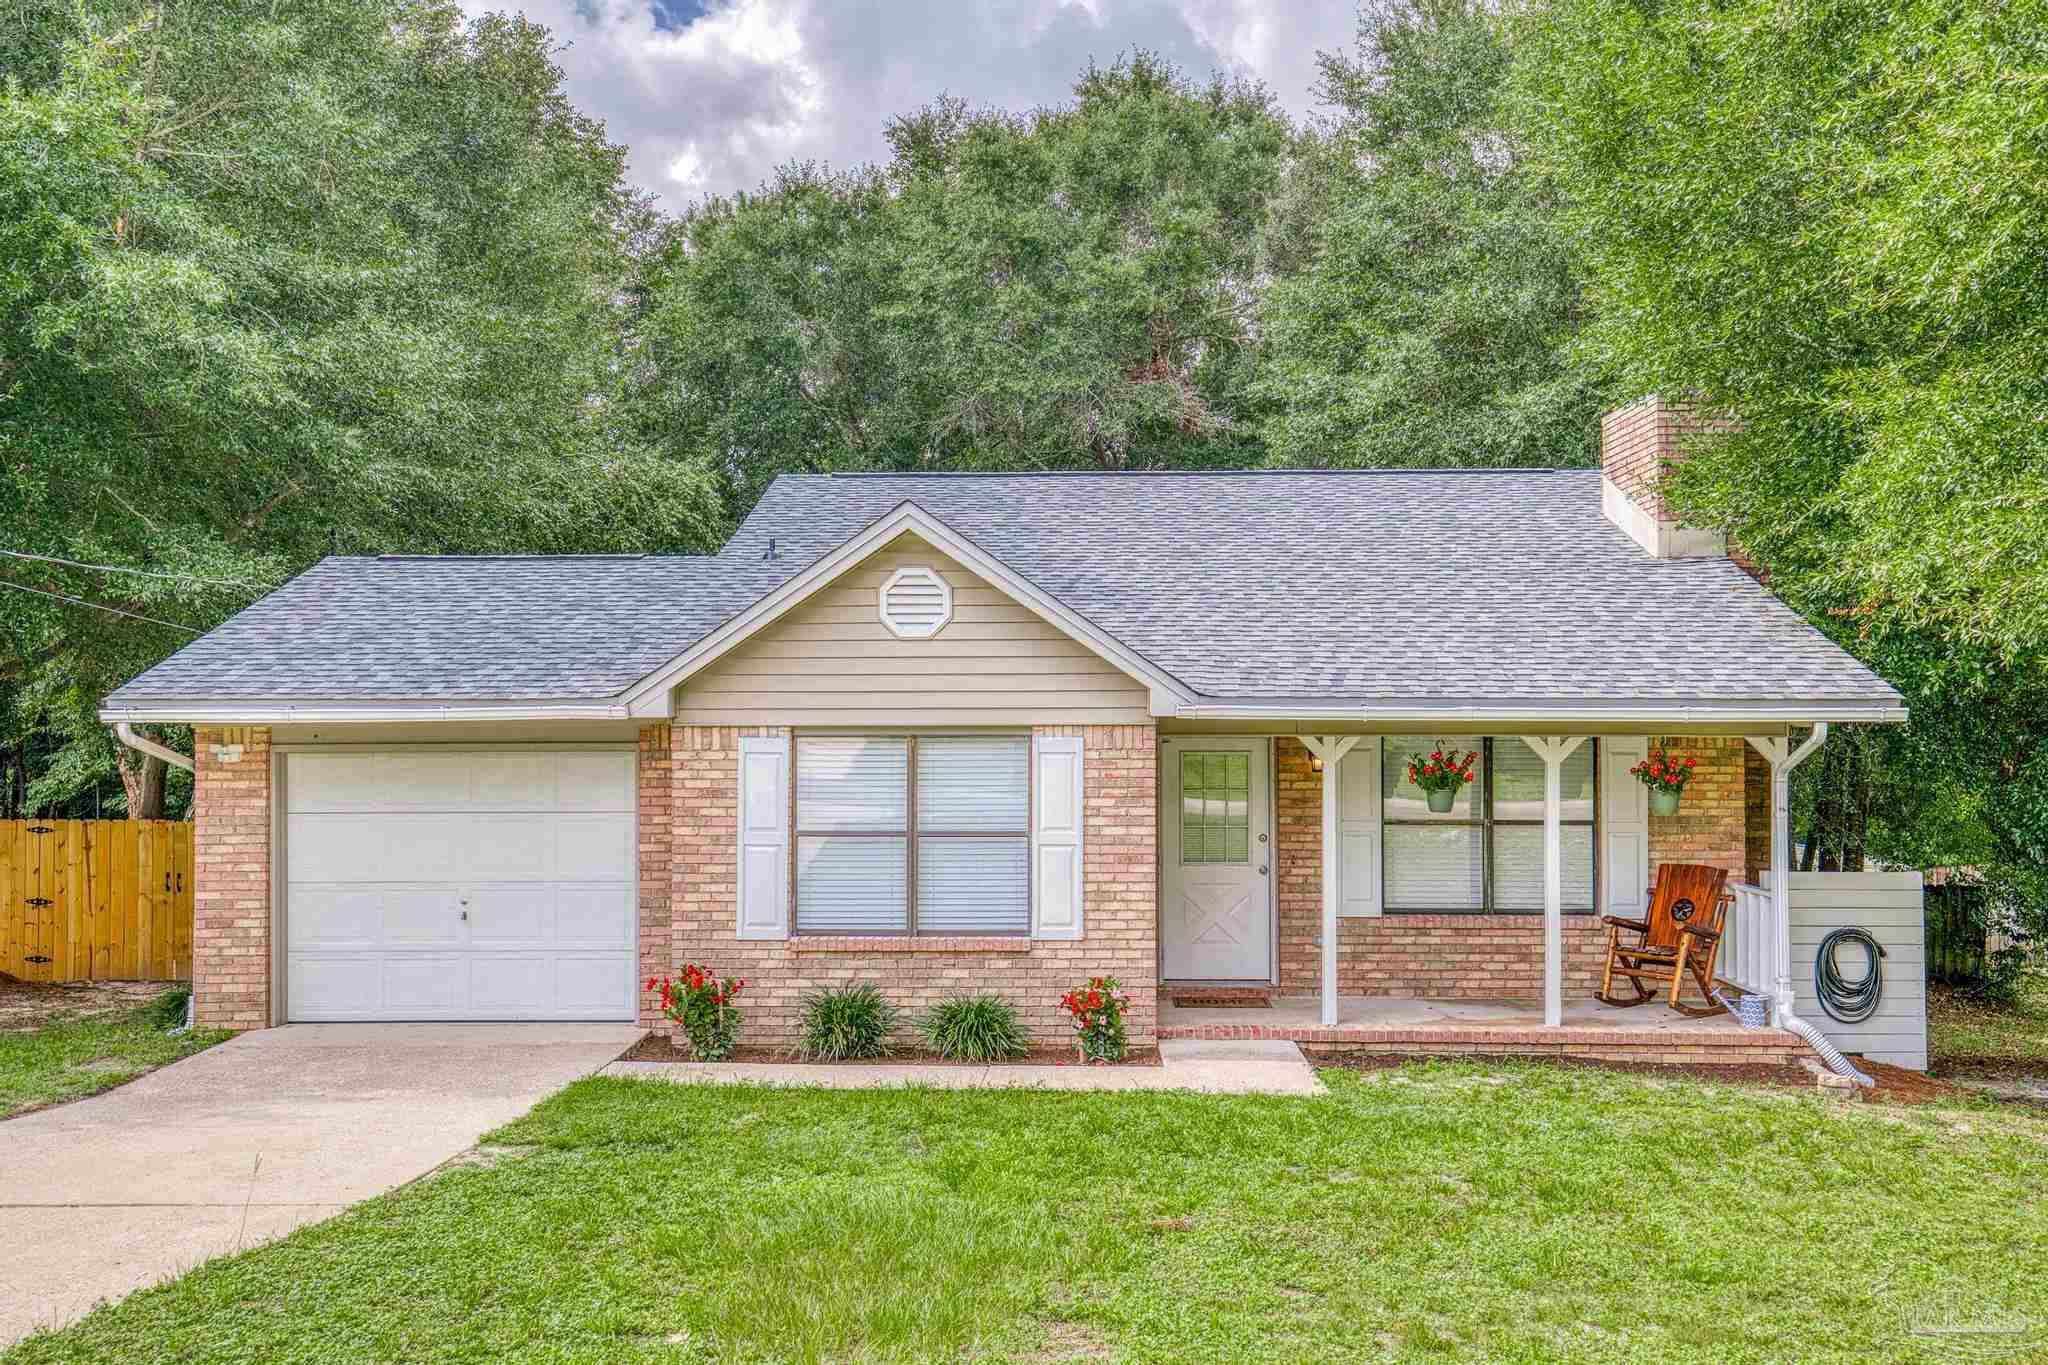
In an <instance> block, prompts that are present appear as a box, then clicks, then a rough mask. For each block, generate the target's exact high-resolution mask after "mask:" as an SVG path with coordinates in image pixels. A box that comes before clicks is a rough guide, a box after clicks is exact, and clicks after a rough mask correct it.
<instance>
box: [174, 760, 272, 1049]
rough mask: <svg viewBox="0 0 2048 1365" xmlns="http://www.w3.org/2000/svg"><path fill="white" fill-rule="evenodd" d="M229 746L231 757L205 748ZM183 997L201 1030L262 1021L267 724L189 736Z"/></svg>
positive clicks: (266, 979) (266, 1021) (265, 1011)
mask: <svg viewBox="0 0 2048 1365" xmlns="http://www.w3.org/2000/svg"><path fill="white" fill-rule="evenodd" d="M236 745H239V746H240V748H241V753H240V756H239V757H235V758H232V759H223V758H218V757H216V756H215V752H214V751H215V750H216V749H217V748H222V747H227V748H229V749H230V750H232V747H233V746H236ZM192 749H193V766H194V770H195V771H194V774H193V778H194V781H193V787H192V848H193V868H192V999H193V1002H194V1013H195V1016H196V1018H197V1020H198V1022H199V1023H200V1024H201V1025H203V1026H204V1027H206V1028H234V1029H253V1028H268V1027H270V947H271V945H270V731H269V730H267V729H261V728H257V729H244V728H234V729H200V730H195V731H194V732H193V735H192Z"/></svg>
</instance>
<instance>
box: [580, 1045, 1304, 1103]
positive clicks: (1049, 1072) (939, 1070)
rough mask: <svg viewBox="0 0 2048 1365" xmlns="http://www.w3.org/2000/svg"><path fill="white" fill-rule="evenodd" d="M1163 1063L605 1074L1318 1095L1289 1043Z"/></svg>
mask: <svg viewBox="0 0 2048 1365" xmlns="http://www.w3.org/2000/svg"><path fill="white" fill-rule="evenodd" d="M1159 1057H1160V1061H1161V1063H1162V1065H1160V1066H1080V1065H1078V1064H1077V1065H1074V1066H934V1065H929V1064H918V1063H904V1064H901V1065H889V1064H876V1063H860V1064H858V1065H854V1066H833V1065H830V1064H827V1063H815V1064H814V1063H784V1062H613V1063H612V1064H611V1065H610V1066H608V1067H606V1068H605V1069H604V1074H605V1075H607V1076H628V1077H634V1078H637V1079H641V1080H657V1081H673V1082H677V1083H680V1084H692V1083H695V1084H721V1083H723V1084H753V1085H817V1086H824V1087H825V1088H827V1089H830V1090H867V1089H875V1088H879V1087H884V1086H897V1085H901V1086H912V1085H922V1086H930V1087H931V1088H933V1089H935V1090H975V1089H992V1088H1008V1089H1022V1090H1200V1091H1204V1092H1207V1093H1209V1094H1212V1095H1320V1094H1322V1093H1324V1091H1323V1083H1322V1082H1321V1081H1319V1080H1317V1079H1316V1073H1315V1071H1314V1070H1313V1069H1312V1068H1311V1067H1310V1066H1309V1064H1308V1062H1307V1061H1306V1060H1304V1059H1303V1057H1302V1055H1301V1049H1300V1048H1299V1047H1297V1046H1295V1045H1294V1044H1293V1043H1287V1042H1265V1041H1247V1042H1205V1041H1199V1040H1178V1041H1176V1040H1168V1041H1166V1042H1162V1043H1161V1044H1160V1045H1159Z"/></svg>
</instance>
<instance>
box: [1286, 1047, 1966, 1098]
mask: <svg viewBox="0 0 2048 1365" xmlns="http://www.w3.org/2000/svg"><path fill="white" fill-rule="evenodd" d="M1302 1051H1303V1052H1304V1053H1307V1054H1308V1057H1309V1061H1310V1062H1311V1063H1313V1064H1314V1065H1316V1066H1341V1067H1344V1068H1346V1069H1348V1070H1352V1071H1390V1070H1392V1069H1393V1068H1395V1067H1400V1066H1413V1065H1414V1064H1416V1063H1418V1062H1425V1061H1450V1060H1457V1061H1475V1062H1533V1063H1537V1064H1540V1065H1543V1066H1565V1067H1578V1068H1585V1069H1591V1070H1595V1071H1621V1072H1627V1073H1629V1074H1631V1075H1638V1076H1664V1077H1669V1078H1673V1079H1677V1080H1697V1081H1725V1082H1728V1083H1730V1084H1733V1085H1753V1086H1761V1087H1764V1088H1766V1089H1772V1090H1805V1091H1818V1090H1819V1089H1820V1087H1819V1086H1818V1085H1816V1084H1815V1081H1814V1075H1813V1073H1812V1072H1811V1071H1808V1070H1807V1069H1806V1068H1805V1067H1803V1066H1797V1065H1793V1066H1767V1065H1764V1064H1762V1063H1755V1062H1750V1063H1743V1064H1740V1065H1735V1066H1679V1065H1675V1064H1673V1063H1670V1062H1620V1061H1608V1060H1606V1059H1604V1058H1598V1057H1529V1056H1508V1055H1502V1056H1497V1057H1489V1056H1486V1055H1483V1054H1474V1053H1467V1054H1464V1055H1462V1056H1459V1057H1457V1058H1455V1059H1453V1058H1448V1057H1439V1058H1430V1057H1425V1056H1417V1055H1415V1054H1413V1053H1398V1052H1397V1053H1368V1054H1363V1055H1361V1054H1358V1053H1345V1054H1342V1055H1338V1056H1329V1057H1318V1056H1316V1055H1314V1053H1313V1051H1311V1049H1310V1048H1308V1047H1304V1048H1303V1049H1302ZM1851 1060H1852V1061H1854V1062H1855V1063H1856V1064H1857V1066H1859V1067H1861V1068H1862V1069H1863V1071H1864V1072H1865V1073H1866V1074H1868V1075H1869V1076H1870V1077H1871V1078H1872V1079H1874V1080H1875V1081H1876V1082H1877V1086H1876V1088H1875V1089H1871V1090H1865V1089H1862V1088H1860V1087H1859V1088H1857V1089H1856V1090H1854V1091H1852V1092H1849V1093H1850V1094H1852V1095H1853V1097H1854V1098H1856V1099H1858V1100H1861V1101H1863V1102H1864V1103H1866V1104H1939V1103H1941V1102H1943V1101H1946V1100H1959V1099H1963V1098H1966V1097H1967V1096H1968V1095H1969V1093H1970V1092H1969V1091H1968V1090H1966V1089H1964V1088H1963V1087H1961V1086H1956V1085H1951V1084H1949V1083H1948V1082H1947V1081H1942V1080H1936V1079H1935V1078H1934V1077H1932V1076H1926V1075H1922V1074H1921V1073H1920V1072H1918V1071H1908V1070H1907V1069H1906V1068H1904V1067H1902V1066H1889V1065H1887V1064H1885V1063H1884V1062H1867V1061H1864V1060H1863V1059H1862V1058H1860V1057H1858V1058H1851Z"/></svg>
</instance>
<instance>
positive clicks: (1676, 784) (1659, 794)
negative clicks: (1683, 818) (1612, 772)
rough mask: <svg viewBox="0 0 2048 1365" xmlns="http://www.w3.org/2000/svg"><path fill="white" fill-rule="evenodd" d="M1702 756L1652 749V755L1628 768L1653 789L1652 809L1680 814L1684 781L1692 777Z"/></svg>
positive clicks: (1659, 812) (1666, 813) (1654, 812)
mask: <svg viewBox="0 0 2048 1365" xmlns="http://www.w3.org/2000/svg"><path fill="white" fill-rule="evenodd" d="M1698 766H1699V760H1698V759H1696V758H1694V757H1693V756H1692V755H1691V754H1682V755H1681V754H1674V753H1670V752H1667V751H1666V750H1663V749H1652V750H1650V756H1649V757H1648V758H1646V759H1644V760H1643V761H1642V762H1640V763H1638V764H1636V765H1635V767H1633V768H1630V769H1629V770H1628V772H1629V776H1630V777H1633V778H1634V779H1635V780H1636V781H1638V782H1640V783H1642V784H1643V785H1644V786H1645V787H1648V788H1649V789H1650V810H1651V812H1652V813H1653V814H1657V815H1676V814H1678V799H1679V798H1680V797H1681V796H1683V795H1684V794H1685V784H1686V783H1688V782H1690V781H1692V773H1693V769H1694V768H1696V767H1698Z"/></svg>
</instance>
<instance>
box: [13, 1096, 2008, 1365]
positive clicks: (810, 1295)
mask: <svg viewBox="0 0 2048 1365" xmlns="http://www.w3.org/2000/svg"><path fill="white" fill-rule="evenodd" d="M1326 1078H1327V1080H1328V1081H1329V1084H1330V1086H1331V1089H1332V1094H1330V1095H1329V1096H1328V1097H1325V1098H1314V1099H1273V1098H1255V1097H1229V1098H1224V1097H1210V1096H1197V1095H1184V1094H1156V1093H1155V1094H1142V1093H1141V1094H1128V1095H1109V1094H1028V1093H1018V1092H1000V1091H980V1092H972V1091H970V1092H929V1091H928V1092H922V1093H919V1092H901V1091H897V1092H886V1091H854V1092H844V1091H839V1092H835V1091H818V1090H809V1091H803V1090H772V1089H766V1088H733V1087H701V1088H700V1087H685V1086H669V1085H663V1084H660V1083H648V1082H633V1081H623V1080H589V1081H583V1082H580V1083H578V1084H576V1085H573V1086H571V1087H570V1088H569V1089H568V1090H566V1091H564V1092H562V1093H561V1094H559V1095H557V1096H555V1097H554V1098H553V1099H550V1100H548V1101H547V1102H546V1103H544V1104H542V1105H541V1106H540V1107H539V1108H538V1109H536V1110H535V1111H534V1112H533V1113H532V1114H531V1115H529V1116H528V1117H527V1118H525V1119H522V1120H520V1121H519V1122H517V1123H514V1124H513V1125H511V1126H510V1127H508V1128H505V1129H503V1130H501V1131H500V1132H498V1133H496V1134H494V1135H493V1136H492V1138H491V1141H492V1142H493V1143H495V1144H501V1145H505V1146H507V1147H509V1148H510V1150H509V1151H507V1152H506V1153H504V1154H503V1156H502V1159H500V1160H499V1161H498V1162H497V1164H495V1165H490V1166H481V1165H479V1166H466V1167H454V1168H450V1169H448V1170H446V1171H444V1172H443V1173H441V1174H439V1175H436V1176H434V1177H432V1178H429V1179H427V1180H425V1181H422V1182H420V1183H418V1184H415V1185H413V1186H411V1187H409V1188H406V1189H404V1190H400V1191H398V1192H396V1193H394V1194H391V1195H388V1196H385V1197H383V1198H380V1199H377V1200H374V1201H372V1202H370V1203H368V1204H366V1205H363V1206H361V1207H359V1208H358V1209H356V1210H354V1211H353V1212H351V1213H348V1214H345V1215H343V1216H342V1217H340V1218H338V1219H336V1220H334V1221H332V1222H330V1223H327V1224H324V1225H322V1226H319V1227H314V1228H308V1229H304V1230H302V1231H300V1232H299V1233H297V1234H295V1235H293V1236H292V1237H291V1238H289V1239H288V1240H286V1241H284V1242H281V1243H278V1244H275V1245H273V1246H270V1247H267V1248H263V1249H259V1250H257V1251H253V1252H250V1253H246V1254H244V1255H241V1256H237V1257H235V1258H233V1259H228V1260H221V1261H216V1262H214V1263H212V1264H210V1265H208V1266H206V1267H203V1268H201V1269H200V1270H198V1271H196V1272H195V1273H193V1274H190V1275H187V1276H186V1277H185V1278H183V1279H182V1280H179V1281H176V1282H175V1283H173V1284H170V1285H167V1286H164V1287H162V1288H159V1289H155V1290H151V1291H147V1292H145V1293H142V1294H138V1295H136V1296H135V1297H133V1298H131V1299H129V1300H128V1301H127V1302H125V1303H122V1304H119V1305H117V1306H114V1307H112V1308H106V1309H102V1310H100V1311H99V1312H97V1313H95V1314H93V1315H92V1316H91V1317H89V1318H87V1319H86V1320H84V1321H83V1322H81V1323H79V1324H77V1325H75V1326H74V1327H72V1328H70V1329H68V1330H66V1331H64V1332H62V1333H59V1334H57V1335H55V1336H49V1337H41V1338H36V1339H32V1340H31V1341H29V1342H27V1343H24V1344H23V1345H22V1346H21V1347H20V1348H18V1351H17V1352H16V1354H15V1355H14V1356H12V1357H10V1359H16V1360H20V1361H24V1362H26V1361H58V1360H62V1361H94V1362H102V1361H111V1360H181V1361H185V1360H189V1361H201V1360H204V1361H214V1360H234V1361H294V1360H297V1361H321V1362H328V1361H356V1360H392V1361H400V1360H402V1361H420V1362H425V1361H458V1360H459V1361H492V1360H501V1359H516V1360H546V1361H593V1362H595V1361H642V1360H730V1361H785V1360H787V1361H813V1360H831V1361H851V1360H862V1361H865V1360H891V1361H894V1360H902V1361H912V1360H917V1361H926V1360H932V1361H938V1360H946V1361H950V1360H962V1359H975V1360H1017V1361H1058V1360H1097V1359H1118V1360H1123V1359H1129V1360H1146V1361H1183V1360H1256V1361H1261V1362H1266V1361H1274V1360H1283V1361H1295V1360H1298V1361H1327V1360H1349V1359H1374V1358H1401V1359H1415V1360H1435V1359H1463V1360H1486V1361H1539V1360H1556V1359H1561V1358H1570V1359H1579V1360H1613V1361H1646V1360H1657V1361H1702V1362H1714V1363H1715V1365H1725V1363H1726V1362H1735V1361H1759V1362H1760V1361H1784V1360H1792V1359H1797V1360H1802V1361H1827V1360H1838V1361H1866V1360H1873V1359H1931V1358H1933V1357H1931V1356H1925V1355H1921V1354H1919V1353H1918V1351H1917V1348H1916V1344H1915V1339H1914V1338H1913V1337H1912V1336H1910V1335H1909V1333H1908V1329H1907V1323H1908V1321H1909V1318H1910V1316H1911V1315H1912V1314H1913V1313H1914V1312H1916V1311H1922V1310H1924V1311H1926V1312H1928V1313H1931V1314H1933V1315H1934V1316H1935V1318H1936V1320H1941V1321H1953V1320H1954V1318H1955V1315H1956V1314H1958V1313H1960V1314H1962V1315H1963V1316H1964V1317H1965V1318H1970V1319H1975V1318H1978V1317H1981V1316H1982V1315H1985V1314H1988V1313H1991V1312H1993V1311H1994V1310H1997V1309H2001V1308H2002V1309H2004V1310H2006V1311H2008V1312H2010V1313H2018V1314H2023V1315H2026V1316H2029V1317H2031V1318H2032V1319H2033V1320H2035V1321H2037V1322H2041V1323H2043V1324H2044V1325H2048V1284H2044V1283H2043V1281H2042V1277H2041V1276H2040V1274H2039V1267H2040V1266H2041V1265H2042V1264H2044V1261H2048V1200H2044V1198H2043V1196H2044V1193H2048V1151H2044V1141H2048V1122H2044V1121H2043V1120H2041V1119H2038V1118H2035V1117H2032V1116H2030V1115H2027V1114H2024V1113H2017V1112H2014V1111H2009V1110H2002V1109H1996V1108H1992V1107H1989V1106H1978V1107H1975V1108H1965V1109H1955V1110H1945V1111H1932V1110H1924V1109H1905V1108H1900V1107H1895V1106H1883V1105H1850V1104H1836V1103H1831V1102H1828V1101H1824V1100H1821V1099H1818V1098H1815V1097H1810V1096H1809V1095H1807V1094H1806V1093H1804V1092H1800V1093H1793V1092H1785V1091H1778V1092H1767V1091H1751V1090H1741V1089H1735V1088H1730V1087H1724V1086H1719V1085H1713V1084H1707V1083H1701V1082H1693V1081H1675V1080H1665V1079H1661V1078H1654V1079H1653V1078H1642V1077H1636V1076H1624V1075H1615V1074H1609V1073H1600V1072H1593V1071H1582V1070H1569V1071H1567V1070H1561V1069H1546V1068H1540V1067H1520V1066H1504V1065H1495V1066H1485V1065H1476V1064H1469V1063H1462V1064H1460V1063H1435V1064H1427V1065H1420V1066H1414V1067H1408V1068H1404V1069H1401V1070H1399V1071H1390V1072H1382V1073H1377V1074H1372V1075H1366V1076H1360V1075H1356V1074H1353V1073H1349V1072H1329V1073H1326Z"/></svg>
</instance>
